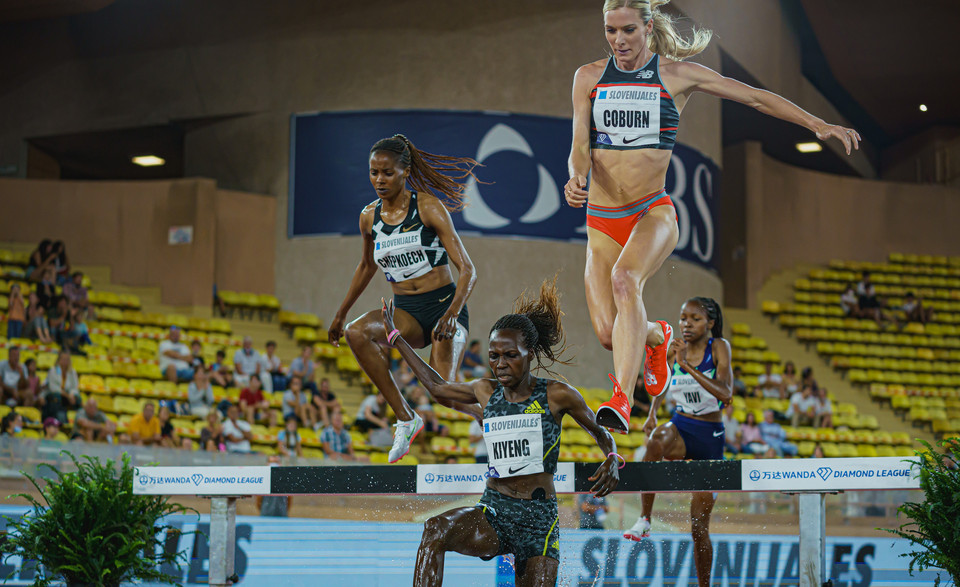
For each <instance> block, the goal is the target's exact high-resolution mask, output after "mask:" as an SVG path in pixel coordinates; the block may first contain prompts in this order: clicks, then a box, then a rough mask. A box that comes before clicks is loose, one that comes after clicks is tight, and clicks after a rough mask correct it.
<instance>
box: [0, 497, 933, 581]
mask: <svg viewBox="0 0 960 587" xmlns="http://www.w3.org/2000/svg"><path fill="white" fill-rule="evenodd" d="M25 511H26V508H23V507H14V506H0V536H2V531H3V530H5V528H6V520H5V519H4V518H3V516H19V515H22V514H23V513H24V512H25ZM169 522H170V524H171V525H173V526H174V527H176V528H178V529H179V530H180V531H182V532H184V534H182V535H180V536H179V537H177V536H175V535H174V536H170V537H168V539H167V540H165V541H164V542H165V544H166V547H168V548H170V549H175V551H181V550H185V551H186V560H185V561H184V568H183V570H182V571H181V572H179V573H177V572H176V571H174V569H172V568H171V569H165V570H166V571H167V572H168V574H172V575H173V576H174V577H175V578H176V579H177V580H178V581H179V582H181V583H182V584H184V585H205V584H206V583H207V573H208V572H209V569H210V546H209V543H208V541H207V537H206V536H207V535H208V534H209V527H210V526H209V516H200V517H199V520H198V517H197V516H171V518H170V520H169ZM195 530H199V533H192V532H194V531H195ZM422 531H423V525H422V524H413V523H372V522H351V521H343V520H315V519H297V518H289V519H288V518H261V517H246V516H240V517H238V518H237V532H236V566H235V570H236V573H237V575H238V576H239V577H240V583H239V584H240V585H247V586H249V587H274V586H276V585H284V587H307V586H310V587H312V586H314V585H321V584H322V585H323V586H324V587H341V586H342V587H387V586H394V585H410V584H411V582H412V579H413V570H414V563H415V559H416V555H417V547H418V546H419V543H420V536H421V533H422ZM712 539H713V553H714V554H713V581H712V584H713V585H717V586H733V585H737V586H743V585H750V586H752V585H755V584H757V585H764V586H766V587H787V586H796V585H797V584H798V582H799V581H798V577H799V544H798V539H797V537H796V536H777V535H735V534H715V535H713V536H712ZM909 550H910V546H909V544H907V543H906V541H904V540H897V539H891V538H847V537H839V536H831V537H828V538H827V550H826V561H827V569H828V576H829V577H830V578H832V579H833V585H834V586H835V587H841V586H842V587H886V586H898V587H920V586H924V587H927V586H929V585H932V584H933V582H934V577H935V575H936V573H934V572H932V571H926V572H923V573H919V572H915V573H914V574H913V575H912V576H911V575H910V574H909V573H908V572H907V564H908V559H907V558H904V557H902V556H901V555H902V554H904V553H906V552H908V551H909ZM560 551H561V562H560V580H559V584H560V585H565V586H574V585H577V586H580V585H582V586H584V587H587V586H595V585H603V586H604V587H614V586H616V587H628V586H633V587H636V586H658V585H693V584H695V583H696V581H695V579H692V578H693V577H695V576H696V574H695V571H694V567H693V543H692V542H691V539H690V535H689V534H679V533H672V532H670V533H667V532H664V533H657V534H656V535H655V536H654V537H653V538H652V539H651V540H645V541H643V542H640V543H636V542H628V541H626V540H624V539H623V538H622V537H621V535H620V532H616V531H596V530H573V529H568V528H564V529H563V530H562V532H561V538H560ZM36 572H37V569H36V567H35V566H34V565H32V564H26V565H24V564H23V561H21V560H20V559H19V558H18V557H12V556H9V554H8V553H7V552H5V551H4V549H3V545H2V543H0V577H2V578H7V577H9V579H8V580H7V582H6V585H29V584H31V583H32V582H33V579H34V576H35V573H36ZM598 578H599V581H598ZM943 578H944V579H947V578H948V577H947V576H946V575H944V576H943ZM318 579H322V581H321V582H319V583H318ZM444 579H445V584H447V585H458V586H478V587H479V586H489V585H498V586H506V585H513V572H512V569H511V567H510V566H509V564H508V563H507V562H506V561H505V560H504V559H503V558H502V557H499V558H498V560H497V561H490V562H484V561H482V560H480V559H477V558H471V557H466V556H462V555H459V554H455V553H448V554H447V556H446V564H445V566H444Z"/></svg>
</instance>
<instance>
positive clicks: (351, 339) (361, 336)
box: [343, 318, 371, 348]
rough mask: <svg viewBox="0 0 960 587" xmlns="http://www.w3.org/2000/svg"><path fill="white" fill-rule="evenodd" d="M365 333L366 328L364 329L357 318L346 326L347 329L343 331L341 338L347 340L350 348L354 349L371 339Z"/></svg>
mask: <svg viewBox="0 0 960 587" xmlns="http://www.w3.org/2000/svg"><path fill="white" fill-rule="evenodd" d="M366 331H367V328H365V325H364V324H363V323H362V322H361V319H360V318H358V319H356V320H354V321H353V322H351V323H350V324H347V327H346V328H345V329H344V331H343V336H344V338H346V339H347V344H348V345H350V347H351V348H354V347H356V346H357V345H359V344H362V343H363V342H365V341H366V340H367V339H370V338H371V337H370V335H369V334H368V333H367V332H366Z"/></svg>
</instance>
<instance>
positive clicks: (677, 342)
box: [668, 338, 689, 371]
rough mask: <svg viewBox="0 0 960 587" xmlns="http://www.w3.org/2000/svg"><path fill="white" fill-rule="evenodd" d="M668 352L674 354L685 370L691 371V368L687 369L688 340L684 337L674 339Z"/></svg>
mask: <svg viewBox="0 0 960 587" xmlns="http://www.w3.org/2000/svg"><path fill="white" fill-rule="evenodd" d="M668 352H670V353H672V354H673V356H674V358H675V359H676V361H677V363H679V364H680V367H681V368H682V369H683V370H684V371H689V369H687V367H688V366H689V365H688V364H687V342H686V341H685V340H683V339H682V338H675V339H673V342H671V343H670V349H669V351H668Z"/></svg>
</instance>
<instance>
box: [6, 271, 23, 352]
mask: <svg viewBox="0 0 960 587" xmlns="http://www.w3.org/2000/svg"><path fill="white" fill-rule="evenodd" d="M26 319H27V306H26V304H25V303H24V301H23V294H22V293H21V292H20V284H19V283H14V284H12V285H11V286H10V296H9V297H8V298H7V338H8V339H9V338H20V337H21V336H23V323H24V321H25V320H26Z"/></svg>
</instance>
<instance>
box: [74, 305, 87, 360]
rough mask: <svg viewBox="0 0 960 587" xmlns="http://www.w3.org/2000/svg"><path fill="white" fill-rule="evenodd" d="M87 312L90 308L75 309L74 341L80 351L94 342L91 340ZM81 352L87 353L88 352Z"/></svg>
mask: <svg viewBox="0 0 960 587" xmlns="http://www.w3.org/2000/svg"><path fill="white" fill-rule="evenodd" d="M87 312H89V310H80V309H75V310H74V311H73V317H72V320H73V331H74V343H75V344H76V346H77V349H78V352H79V350H80V349H82V348H83V346H84V345H88V344H92V341H91V340H90V329H89V328H88V327H87V322H86V320H87ZM81 354H84V355H85V354H86V353H81Z"/></svg>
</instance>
